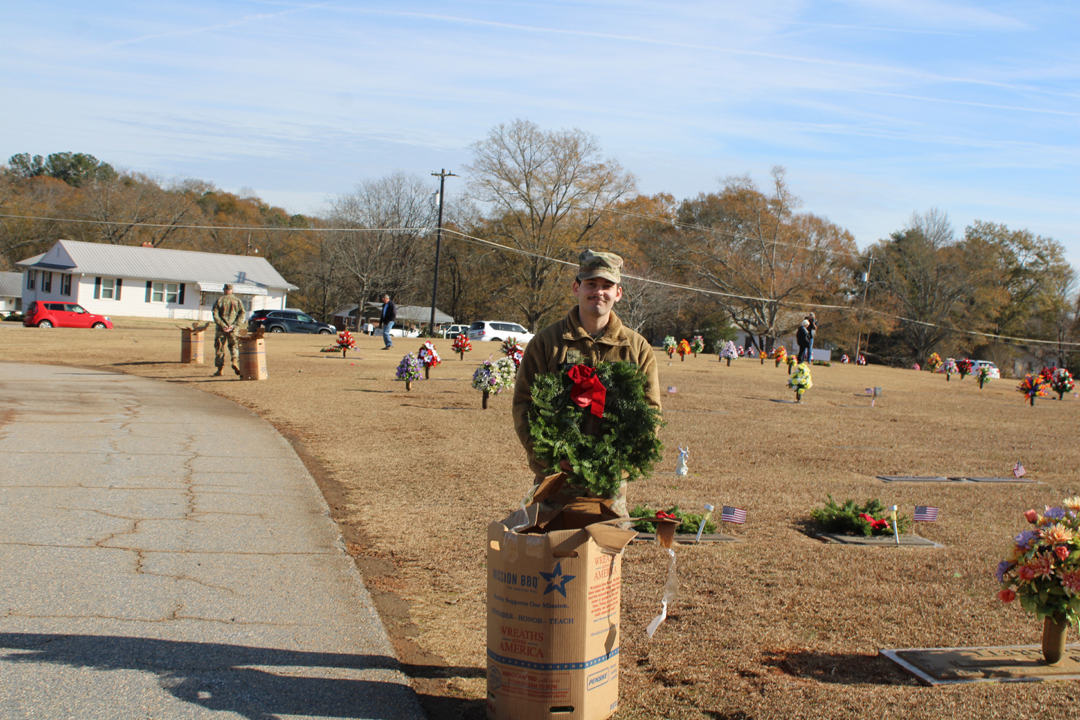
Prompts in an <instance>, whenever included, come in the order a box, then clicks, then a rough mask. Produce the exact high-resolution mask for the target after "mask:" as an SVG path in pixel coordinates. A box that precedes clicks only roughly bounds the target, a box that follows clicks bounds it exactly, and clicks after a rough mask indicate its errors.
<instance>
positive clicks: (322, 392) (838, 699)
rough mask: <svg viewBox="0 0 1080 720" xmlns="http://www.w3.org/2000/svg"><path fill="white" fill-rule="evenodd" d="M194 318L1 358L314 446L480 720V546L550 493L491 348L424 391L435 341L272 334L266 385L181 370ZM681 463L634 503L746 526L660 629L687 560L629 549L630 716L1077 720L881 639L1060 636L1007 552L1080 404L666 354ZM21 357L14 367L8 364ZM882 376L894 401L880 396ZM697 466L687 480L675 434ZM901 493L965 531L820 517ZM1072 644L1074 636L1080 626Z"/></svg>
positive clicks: (68, 334) (693, 577) (1067, 446)
mask: <svg viewBox="0 0 1080 720" xmlns="http://www.w3.org/2000/svg"><path fill="white" fill-rule="evenodd" d="M179 336H180V333H179V331H178V330H177V329H176V327H174V326H173V325H172V324H169V323H167V322H166V323H163V322H160V321H157V322H154V321H136V320H130V321H128V320H125V319H123V318H121V319H120V320H119V321H117V328H116V329H114V330H112V331H82V330H52V331H41V330H36V329H25V328H22V327H20V326H17V325H15V324H12V323H0V347H2V348H3V350H2V354H0V358H2V359H3V360H8V361H30V362H46V363H59V364H71V365H79V366H90V367H102V368H111V369H113V370H116V371H120V372H127V373H133V374H137V375H141V376H144V377H151V378H158V379H161V380H163V381H167V382H180V383H185V384H188V385H190V386H192V387H196V388H198V389H201V390H204V391H207V392H212V393H215V394H217V395H221V396H223V397H227V398H230V399H232V400H234V401H236V402H238V403H240V404H242V405H244V406H247V407H249V408H251V409H252V410H254V411H255V412H257V413H259V414H260V415H262V416H263V417H265V418H266V419H267V420H269V421H270V422H272V423H274V424H275V425H276V426H277V427H278V428H279V429H281V430H282V431H283V432H284V433H285V434H286V435H287V436H289V437H290V438H292V439H293V440H295V441H298V443H299V447H300V449H301V452H302V453H304V454H306V456H307V457H306V460H308V462H309V466H310V467H312V468H313V470H314V473H315V475H316V476H317V478H318V480H319V482H320V485H321V487H322V488H323V491H324V493H325V494H326V497H327V500H328V502H329V503H330V505H331V507H332V512H333V514H334V516H335V519H336V520H337V521H338V523H339V524H340V525H341V527H342V532H343V536H344V537H345V539H346V544H347V547H348V550H349V552H350V553H351V554H352V555H353V556H354V557H355V559H356V561H357V564H358V566H359V568H360V570H361V572H362V573H363V574H364V578H365V582H366V583H367V584H368V586H369V588H370V589H371V590H372V592H373V594H374V596H375V598H376V602H377V604H378V606H379V608H380V612H381V613H382V615H383V618H384V621H385V622H386V624H387V627H388V629H389V630H390V631H391V634H392V636H393V637H394V640H395V643H396V646H397V649H398V653H399V657H400V658H401V660H402V662H403V663H404V665H405V669H406V671H407V672H409V673H410V674H411V675H412V677H413V678H414V682H415V686H416V688H417V691H418V692H419V693H420V694H421V697H422V699H423V701H424V702H425V705H426V707H427V709H428V712H429V714H430V716H431V717H432V718H440V719H441V718H458V717H462V718H481V717H483V716H484V712H483V701H482V698H483V696H484V691H485V639H484V625H485V613H484V610H485V606H484V594H485V573H484V567H483V566H484V561H485V555H484V545H485V543H484V538H485V528H486V526H487V524H488V523H489V522H491V521H492V520H496V519H501V518H503V517H505V516H506V515H507V514H509V512H510V511H511V510H512V509H513V508H514V507H515V506H516V505H517V504H518V502H519V501H520V499H521V497H522V496H523V495H524V494H525V493H526V492H527V491H528V489H529V488H530V486H531V481H532V478H531V474H530V473H529V471H528V469H527V467H526V463H525V454H524V451H523V450H522V449H521V447H520V445H519V444H518V442H517V439H516V436H515V435H514V433H513V429H512V426H511V420H510V398H509V396H508V395H501V396H496V397H493V398H492V399H491V403H490V408H489V409H488V410H486V411H484V410H482V409H481V407H480V394H479V393H478V392H476V391H474V390H473V389H472V388H471V387H470V385H469V378H470V377H471V375H472V373H473V371H474V370H475V369H476V367H477V365H478V364H479V363H480V362H481V361H482V360H484V359H486V358H487V357H488V354H489V353H493V354H495V355H496V356H498V347H497V345H495V344H492V343H476V344H475V349H474V351H473V352H472V353H470V354H468V355H466V357H465V360H464V361H461V360H459V359H458V357H457V356H456V355H453V354H452V353H451V350H450V344H451V343H450V341H448V340H446V341H444V340H437V341H436V347H437V348H438V350H439V352H440V353H441V354H442V356H443V359H444V362H443V364H442V365H440V366H438V367H436V368H434V369H433V370H432V375H431V379H430V380H428V381H422V382H418V383H416V384H414V386H413V389H412V390H411V391H410V392H406V391H405V388H404V384H403V383H399V382H394V381H393V374H394V368H395V367H396V365H397V363H398V361H399V360H400V359H401V356H402V355H403V354H404V353H405V352H406V351H415V350H416V349H417V348H418V347H419V346H420V344H421V341H420V340H415V339H401V338H398V339H396V346H395V347H394V349H393V350H390V351H384V350H382V349H381V345H382V343H381V339H380V338H368V337H366V336H358V337H357V342H358V350H357V352H355V353H350V356H349V357H348V358H346V359H342V358H341V356H340V355H329V354H323V353H320V352H319V349H320V348H321V347H323V346H325V345H328V344H330V339H329V338H327V337H326V336H322V337H318V336H300V335H277V336H270V337H268V339H267V362H268V368H269V376H270V377H269V379H268V380H266V381H264V382H239V381H237V380H235V379H233V378H231V377H225V378H212V377H210V374H211V372H213V367H212V349H210V348H208V359H207V364H206V365H204V366H191V365H181V364H180V363H179V356H180V337H179ZM658 359H659V362H660V381H661V385H662V386H663V387H665V388H667V387H670V386H673V387H675V388H676V389H677V390H676V393H675V394H674V395H669V396H668V397H666V398H665V402H664V417H665V420H666V421H667V425H666V427H665V428H664V429H663V430H662V431H661V437H662V439H663V440H664V443H665V445H666V448H667V449H666V452H665V459H664V462H663V463H662V464H661V466H660V468H659V471H658V472H657V473H656V474H655V475H654V476H653V477H651V478H650V479H648V480H643V481H640V482H637V483H634V484H633V485H631V487H630V490H629V499H630V505H631V506H633V505H635V504H638V503H644V504H649V505H651V506H652V507H654V508H656V507H666V506H669V505H672V504H678V505H680V506H681V507H683V508H686V509H689V510H695V511H696V510H699V509H700V508H701V506H702V505H703V504H704V503H712V504H713V505H716V506H717V507H719V506H720V505H721V504H728V505H735V506H738V507H741V508H744V509H746V510H747V512H748V515H749V519H748V522H747V523H746V524H745V525H741V526H732V525H727V526H725V527H724V528H723V530H724V532H727V533H730V534H734V535H738V536H740V537H742V538H743V539H744V542H739V543H723V544H718V545H710V546H701V547H679V548H678V549H677V553H678V563H679V574H680V579H681V587H680V592H679V598H678V600H677V602H676V603H675V605H674V607H673V608H672V611H671V613H670V615H669V619H668V620H667V622H666V623H665V624H664V625H662V626H661V627H660V629H659V631H658V632H657V633H656V636H655V637H654V638H653V639H652V640H651V641H650V640H648V639H647V637H646V635H645V626H646V625H647V624H648V622H649V621H650V620H651V619H652V617H653V616H654V615H656V614H657V613H658V612H659V607H660V598H661V596H662V594H663V583H664V578H665V571H666V554H664V553H663V552H662V550H661V549H660V548H658V547H657V546H656V545H654V544H651V543H649V544H645V543H636V544H634V545H631V546H630V548H629V549H628V550H627V552H626V556H625V561H624V585H623V616H622V617H623V619H622V661H621V686H622V690H621V703H622V704H621V709H620V711H619V714H618V717H619V718H659V717H663V718H713V719H719V718H724V719H729V720H735V719H738V718H742V719H746V720H748V719H750V718H753V719H755V720H764V719H766V718H864V717H875V718H927V719H929V718H942V717H948V718H1021V717H1024V718H1055V719H1056V720H1060V719H1061V718H1064V717H1068V716H1070V714H1071V713H1077V712H1080V711H1078V710H1077V705H1076V703H1077V701H1078V700H1080V684H1078V683H1076V682H1059V683H1038V684H1012V685H1009V684H984V685H971V686H962V687H949V688H927V687H922V686H920V685H918V684H917V683H916V682H915V681H914V680H913V679H912V678H911V677H910V676H908V675H907V674H905V673H904V672H902V671H900V670H898V669H897V668H895V667H894V666H893V665H892V664H891V663H890V662H889V661H888V660H886V659H884V658H882V657H879V656H878V650H879V649H882V648H910V647H949V646H979V645H1025V644H1026V645H1033V644H1037V643H1038V642H1039V638H1040V628H1039V626H1038V625H1037V624H1036V622H1035V620H1034V619H1033V618H1032V617H1030V616H1027V615H1025V614H1024V613H1023V612H1022V611H1021V610H1020V608H1019V607H1018V606H1016V604H1015V603H1014V604H1012V605H1008V606H1006V605H1003V604H1002V603H1000V602H999V601H998V600H997V599H996V597H995V593H996V591H997V589H998V588H997V584H996V582H995V581H994V578H993V570H994V567H995V565H996V564H997V561H998V560H999V559H1001V558H1002V557H1004V556H1005V555H1006V554H1007V553H1008V551H1009V549H1010V540H1011V538H1012V537H1013V536H1014V535H1016V534H1017V533H1019V532H1020V531H1021V530H1023V529H1024V528H1025V524H1026V523H1025V521H1024V519H1023V517H1022V515H1021V513H1022V512H1023V511H1024V510H1026V509H1028V508H1031V507H1035V508H1040V509H1041V508H1042V506H1044V505H1047V504H1052V503H1057V502H1058V501H1060V500H1061V499H1062V498H1063V497H1067V496H1071V495H1080V447H1078V444H1077V438H1078V435H1080V433H1078V430H1080V401H1078V400H1077V399H1076V398H1075V397H1072V396H1066V398H1065V400H1064V401H1062V402H1059V401H1057V400H1050V399H1049V398H1040V399H1038V400H1037V401H1036V403H1035V405H1034V407H1029V406H1028V405H1027V403H1026V401H1025V400H1024V399H1023V398H1022V397H1021V395H1020V393H1018V392H1017V391H1016V390H1015V386H1016V383H1017V381H1015V380H1000V381H993V382H991V383H990V384H989V385H987V387H986V388H985V389H983V390H979V388H978V385H977V383H976V382H975V381H974V380H972V379H971V378H970V377H969V378H968V379H966V380H964V381H960V380H959V379H958V377H957V376H953V378H952V381H951V382H946V381H945V378H944V377H943V376H941V375H931V374H930V373H927V372H915V371H913V370H896V369H888V368H881V367H875V366H869V367H854V366H851V365H839V364H834V365H833V366H832V367H815V368H813V381H814V387H813V388H812V389H811V390H809V391H808V392H807V393H806V395H805V396H804V399H803V402H802V404H799V405H795V404H794V403H793V402H792V401H793V400H794V394H793V393H792V392H790V391H789V390H788V389H787V387H786V380H787V373H786V369H785V367H784V366H783V365H781V367H780V368H775V367H774V365H773V363H772V362H771V361H767V362H766V364H765V365H761V364H759V362H758V361H757V360H746V359H742V360H737V361H734V362H733V363H732V365H731V367H726V366H725V364H724V363H721V362H718V361H717V359H716V357H715V356H705V355H703V356H699V357H697V358H694V357H688V358H687V359H686V360H685V362H680V361H679V359H678V356H676V358H675V361H674V362H672V363H670V364H669V362H668V358H667V356H666V355H663V354H662V353H659V352H658ZM0 372H2V370H0ZM873 386H879V387H881V388H883V392H884V395H883V397H881V398H879V399H878V401H877V403H876V407H873V408H871V407H870V400H869V398H867V397H865V396H864V394H863V393H864V389H865V388H867V387H873ZM677 445H682V446H687V447H689V449H690V457H689V468H690V474H689V475H688V476H686V477H680V478H677V477H676V476H675V475H674V467H675V459H676V451H675V449H676V446H677ZM1018 460H1019V461H1022V462H1023V464H1024V466H1025V467H1026V469H1027V471H1028V477H1030V478H1033V479H1035V480H1037V481H1038V483H1039V484H1031V485H1015V484H1008V485H980V484H886V483H883V482H881V481H879V480H877V479H876V477H875V476H877V475H946V476H957V475H970V476H1003V475H1009V474H1010V473H1011V469H1012V466H1013V464H1014V463H1015V462H1016V461H1018ZM827 494H831V495H832V496H833V497H834V498H835V499H837V500H838V501H843V500H844V499H846V498H854V499H856V500H857V501H859V502H862V501H864V500H866V499H868V498H880V499H881V500H882V501H883V502H885V503H886V504H897V505H899V506H900V512H901V513H903V514H907V515H909V516H910V515H911V514H912V513H913V510H914V506H915V505H933V506H936V507H938V508H940V509H941V516H940V520H939V521H938V522H937V523H932V524H931V523H920V524H919V525H918V527H917V528H916V530H917V532H918V533H919V534H920V535H922V536H923V537H926V538H929V539H931V540H933V541H935V542H937V543H939V544H941V545H943V546H944V547H943V548H899V549H897V548H877V549H867V548H858V547H849V546H835V545H826V544H824V543H822V542H821V541H819V540H818V539H816V538H815V537H813V535H812V533H811V529H812V528H811V524H810V510H811V509H812V508H814V507H818V506H820V505H821V504H822V503H823V502H824V501H825V500H826V495H827ZM1070 633H1071V636H1070V642H1075V641H1076V635H1075V632H1074V631H1072V630H1070Z"/></svg>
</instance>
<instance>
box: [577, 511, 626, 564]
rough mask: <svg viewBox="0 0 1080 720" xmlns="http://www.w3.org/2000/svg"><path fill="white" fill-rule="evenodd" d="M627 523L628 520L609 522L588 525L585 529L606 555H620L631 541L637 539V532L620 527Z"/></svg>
mask: <svg viewBox="0 0 1080 720" xmlns="http://www.w3.org/2000/svg"><path fill="white" fill-rule="evenodd" d="M625 522H626V518H619V519H618V520H607V521H605V522H598V523H593V524H592V525H586V526H585V527H584V528H583V529H584V530H585V532H587V533H589V537H591V538H592V541H593V542H594V543H596V544H597V545H599V546H600V549H601V550H603V551H604V552H605V553H610V554H612V555H618V554H619V553H621V552H622V551H623V548H625V547H626V546H627V544H629V542H630V541H631V540H633V539H634V538H636V537H637V531H635V530H623V529H622V528H621V527H619V525H621V524H623V523H625Z"/></svg>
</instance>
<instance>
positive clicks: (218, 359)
mask: <svg viewBox="0 0 1080 720" xmlns="http://www.w3.org/2000/svg"><path fill="white" fill-rule="evenodd" d="M222 292H223V293H224V294H223V295H222V296H221V297H219V298H218V299H217V302H215V303H214V310H213V313H214V364H215V365H217V372H215V373H214V376H215V377H220V376H221V375H223V374H224V370H225V346H226V345H228V346H229V354H230V355H231V356H232V369H233V372H235V373H236V374H237V375H239V374H240V348H239V347H238V345H239V341H238V340H237V332H238V331H239V330H240V324H241V323H242V322H244V315H245V314H246V313H245V311H244V303H242V302H240V298H238V297H236V296H235V295H233V286H232V285H225V286H224V287H223V288H222Z"/></svg>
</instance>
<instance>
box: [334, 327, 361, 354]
mask: <svg viewBox="0 0 1080 720" xmlns="http://www.w3.org/2000/svg"><path fill="white" fill-rule="evenodd" d="M334 349H335V350H340V351H341V357H345V353H346V352H348V351H349V350H355V349H356V340H355V339H354V338H353V336H352V333H351V332H349V331H348V330H342V331H341V332H339V333H338V336H337V346H336V347H335V348H334Z"/></svg>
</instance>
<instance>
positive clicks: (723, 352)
mask: <svg viewBox="0 0 1080 720" xmlns="http://www.w3.org/2000/svg"><path fill="white" fill-rule="evenodd" d="M737 357H739V351H738V350H737V349H736V348H735V343H734V341H732V340H728V341H727V342H726V343H724V345H723V347H721V348H720V359H721V360H727V364H728V367H731V361H732V360H733V359H735V358H737Z"/></svg>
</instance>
